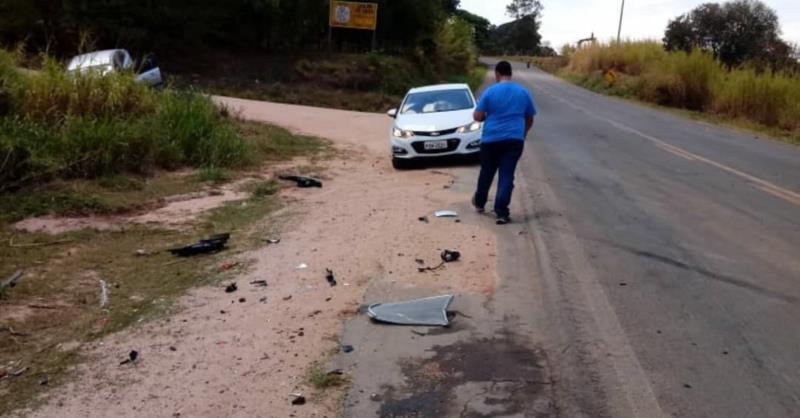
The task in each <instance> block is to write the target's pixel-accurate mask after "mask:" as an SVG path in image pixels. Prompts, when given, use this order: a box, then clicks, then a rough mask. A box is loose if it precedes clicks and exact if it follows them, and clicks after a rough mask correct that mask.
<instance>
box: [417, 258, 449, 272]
mask: <svg viewBox="0 0 800 418" xmlns="http://www.w3.org/2000/svg"><path fill="white" fill-rule="evenodd" d="M444 264H445V262H444V261H442V262H441V263H439V264H437V265H435V266H433V267H417V271H419V272H420V273H425V272H426V271H436V270H439V269H440V268H442V267H444Z"/></svg>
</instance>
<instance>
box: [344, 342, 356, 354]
mask: <svg viewBox="0 0 800 418" xmlns="http://www.w3.org/2000/svg"><path fill="white" fill-rule="evenodd" d="M353 350H355V348H353V346H352V345H349V344H345V345H342V352H343V353H352V352H353Z"/></svg>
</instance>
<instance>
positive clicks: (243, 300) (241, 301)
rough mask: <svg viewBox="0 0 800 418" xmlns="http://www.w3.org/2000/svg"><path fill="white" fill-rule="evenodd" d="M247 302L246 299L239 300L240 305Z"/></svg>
mask: <svg viewBox="0 0 800 418" xmlns="http://www.w3.org/2000/svg"><path fill="white" fill-rule="evenodd" d="M245 302H247V299H245V298H239V303H245Z"/></svg>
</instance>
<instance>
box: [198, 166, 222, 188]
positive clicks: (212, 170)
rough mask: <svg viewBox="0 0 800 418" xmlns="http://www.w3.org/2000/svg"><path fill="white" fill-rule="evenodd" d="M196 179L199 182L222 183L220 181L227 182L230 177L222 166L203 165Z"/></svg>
mask: <svg viewBox="0 0 800 418" xmlns="http://www.w3.org/2000/svg"><path fill="white" fill-rule="evenodd" d="M198 179H199V180H200V181H201V182H206V183H213V184H222V183H227V182H228V181H229V180H230V177H229V176H228V173H226V172H225V170H224V169H222V168H219V167H205V168H202V169H200V173H199V174H198Z"/></svg>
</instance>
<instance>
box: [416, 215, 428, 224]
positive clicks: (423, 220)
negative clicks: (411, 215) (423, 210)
mask: <svg viewBox="0 0 800 418" xmlns="http://www.w3.org/2000/svg"><path fill="white" fill-rule="evenodd" d="M417 220H419V221H420V222H422V223H428V222H429V221H428V217H427V216H420V217H419V218H417Z"/></svg>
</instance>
